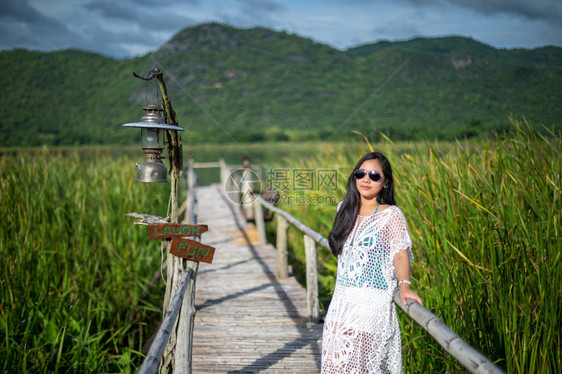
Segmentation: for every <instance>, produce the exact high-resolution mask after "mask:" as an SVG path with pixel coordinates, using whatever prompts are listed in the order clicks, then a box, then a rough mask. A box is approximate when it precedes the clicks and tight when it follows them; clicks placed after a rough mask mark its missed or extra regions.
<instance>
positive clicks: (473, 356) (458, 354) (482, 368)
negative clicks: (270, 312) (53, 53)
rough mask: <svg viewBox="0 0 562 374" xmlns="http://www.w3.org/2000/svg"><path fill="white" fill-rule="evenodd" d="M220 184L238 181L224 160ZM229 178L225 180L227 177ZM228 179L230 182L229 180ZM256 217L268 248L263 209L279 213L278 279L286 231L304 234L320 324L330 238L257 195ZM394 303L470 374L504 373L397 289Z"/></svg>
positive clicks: (312, 316)
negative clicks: (321, 280) (323, 252)
mask: <svg viewBox="0 0 562 374" xmlns="http://www.w3.org/2000/svg"><path fill="white" fill-rule="evenodd" d="M220 165H221V176H222V177H221V181H222V183H223V185H225V183H229V182H228V181H229V180H230V181H233V180H234V181H235V180H236V178H233V176H232V175H231V169H230V167H229V166H228V165H227V164H226V163H224V161H222V160H221V162H220ZM225 176H226V177H225ZM227 178H228V179H227ZM252 205H253V210H254V214H253V218H254V221H255V225H256V229H257V230H258V238H259V241H260V244H262V245H265V244H266V242H267V240H266V232H265V221H264V218H263V217H264V214H263V209H264V208H265V209H267V210H269V211H271V212H274V213H276V214H277V242H276V250H277V276H278V277H279V278H285V277H287V276H288V274H289V272H288V262H287V258H288V256H287V254H288V253H287V230H288V228H289V224H292V225H293V226H294V227H296V228H297V229H298V230H299V231H301V232H302V233H303V241H304V247H305V262H306V290H307V301H308V318H309V321H310V322H313V323H318V322H319V300H318V273H317V271H318V265H317V256H316V244H319V245H320V246H322V247H324V248H326V249H330V247H329V244H328V239H326V238H325V237H323V236H322V235H321V234H319V233H317V232H316V231H314V230H312V229H311V228H310V227H308V226H306V225H304V224H303V223H302V222H300V221H299V220H298V219H296V218H295V217H293V216H292V215H291V214H289V213H288V212H286V211H285V210H283V209H280V208H278V207H276V206H273V205H272V204H270V203H269V202H267V201H265V200H264V199H263V198H262V197H261V196H259V195H256V196H255V200H254V202H253V204H252ZM393 301H394V303H395V304H396V305H398V306H399V307H400V308H401V309H402V310H403V311H404V312H405V313H406V314H407V315H408V316H410V317H411V318H412V319H413V320H414V321H416V322H417V323H418V324H419V325H420V326H421V327H422V328H423V329H424V330H426V331H427V332H428V333H429V334H430V335H431V336H432V337H433V338H434V339H435V340H436V341H437V342H438V343H439V344H440V345H441V346H442V347H443V348H444V349H445V350H446V351H447V352H449V354H450V355H451V356H453V357H454V358H455V359H457V360H458V361H459V362H460V363H461V364H462V365H463V366H464V367H465V368H466V369H468V370H469V371H470V372H471V373H492V374H497V373H503V372H502V371H501V370H500V369H499V368H498V367H497V366H495V365H494V364H493V363H492V362H491V361H490V360H489V359H488V358H487V357H486V356H484V355H482V354H481V353H480V352H478V351H477V350H476V349H474V348H473V347H471V346H470V345H469V344H468V343H466V342H465V341H464V340H463V339H462V338H461V337H460V336H458V335H457V334H455V333H454V332H453V331H452V330H451V329H450V328H449V327H448V326H447V325H446V324H445V323H444V322H443V321H441V320H440V319H439V318H438V317H437V316H436V315H434V314H433V313H431V312H430V311H429V310H427V309H426V308H424V307H423V305H421V304H419V303H417V302H415V301H413V300H411V299H408V300H407V304H406V305H404V304H403V303H402V300H401V298H400V290H399V289H398V288H397V289H396V292H395V293H394V296H393Z"/></svg>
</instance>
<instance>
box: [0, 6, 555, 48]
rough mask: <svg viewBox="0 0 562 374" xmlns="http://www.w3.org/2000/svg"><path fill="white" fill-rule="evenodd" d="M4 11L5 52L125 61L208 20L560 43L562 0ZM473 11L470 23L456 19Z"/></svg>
mask: <svg viewBox="0 0 562 374" xmlns="http://www.w3.org/2000/svg"><path fill="white" fill-rule="evenodd" d="M527 1H529V2H527ZM0 9H1V10H2V12H1V14H0V50H4V49H12V48H14V47H20V48H28V49H36V50H44V51H47V50H59V49H65V48H77V49H83V50H89V51H94V52H98V53H102V54H104V55H109V56H114V57H118V58H119V57H128V56H132V55H136V54H144V53H147V52H148V51H153V50H156V49H157V48H159V47H160V46H162V45H163V44H164V43H165V42H167V41H168V40H169V39H171V38H172V37H173V36H174V34H176V33H178V32H179V31H180V30H182V29H184V28H186V27H189V26H194V25H197V24H200V23H203V22H210V21H218V22H222V23H227V24H230V25H233V26H235V27H244V28H247V27H255V26H263V27H268V28H271V29H273V30H285V31H289V32H292V33H296V34H298V35H302V36H304V37H308V38H311V39H314V40H316V41H319V42H322V43H327V44H331V45H333V46H337V47H338V48H341V49H345V48H347V47H350V46H352V45H357V44H360V43H368V42H372V41H376V40H378V39H389V40H396V39H405V38H409V37H413V36H416V35H445V34H452V33H456V34H459V33H460V34H463V35H471V36H474V37H476V38H477V39H479V40H482V41H484V42H488V43H491V44H492V45H496V46H502V47H514V46H518V47H533V46H537V45H545V44H547V43H550V44H553V45H561V44H562V2H561V1H560V0H535V1H534V2H531V1H530V0H526V1H524V0H487V1H484V0H482V1H480V0H398V1H394V2H388V1H386V0H306V1H305V0H303V1H302V2H299V4H298V5H297V6H292V5H290V4H289V3H286V2H284V1H282V0H221V2H220V3H218V2H208V1H203V0H166V1H162V0H119V1H116V0H82V1H77V0H50V2H49V3H48V4H47V3H45V2H37V1H35V0H33V1H32V0H0ZM342 9H345V11H342ZM467 9H470V11H468V12H467V11H466V10H467ZM465 14H466V16H467V17H468V18H470V19H471V22H473V24H472V25H471V24H470V23H468V22H467V23H466V24H459V23H458V22H457V23H455V20H458V19H459V17H463V16H464V15H465ZM413 15H415V16H413ZM478 15H480V16H478ZM482 15H484V16H482ZM498 15H501V16H500V17H498ZM506 15H507V16H506ZM455 17H456V18H455ZM436 20H439V21H436Z"/></svg>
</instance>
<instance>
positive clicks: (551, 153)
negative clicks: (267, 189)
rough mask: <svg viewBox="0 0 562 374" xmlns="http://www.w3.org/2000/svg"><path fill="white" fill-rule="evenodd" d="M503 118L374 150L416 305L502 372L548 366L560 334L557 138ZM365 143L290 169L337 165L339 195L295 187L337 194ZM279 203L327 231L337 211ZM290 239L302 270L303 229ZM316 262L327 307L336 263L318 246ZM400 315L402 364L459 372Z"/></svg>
mask: <svg viewBox="0 0 562 374" xmlns="http://www.w3.org/2000/svg"><path fill="white" fill-rule="evenodd" d="M512 123H513V126H514V131H513V133H512V134H511V135H510V137H509V138H505V139H499V138H498V139H493V140H489V141H484V142H482V143H478V144H477V143H463V142H458V143H400V144H391V143H389V142H384V143H380V144H376V148H377V149H378V150H381V151H382V152H383V153H385V154H386V155H387V156H388V157H389V159H390V160H391V163H392V164H393V170H394V173H395V180H396V181H397V186H396V187H397V198H398V199H397V202H398V205H399V206H400V207H401V208H402V209H403V211H404V213H405V215H406V217H407V220H408V222H409V228H410V233H411V236H412V239H413V254H414V258H415V259H414V265H413V270H412V271H413V279H414V281H415V282H414V287H415V288H416V289H417V290H418V291H419V293H420V294H421V296H422V297H423V299H424V304H425V306H426V307H427V308H428V309H429V310H431V311H433V312H434V313H435V314H436V315H437V316H439V317H440V318H441V319H442V320H443V321H444V322H445V323H446V324H447V325H448V326H449V327H451V328H452V330H453V331H455V332H456V333H458V334H459V335H460V336H461V337H463V338H464V339H465V340H466V341H467V342H468V343H469V344H470V345H472V346H473V347H475V348H476V349H477V350H479V351H481V352H482V353H483V354H484V355H486V356H487V357H489V358H490V359H491V360H492V361H495V362H496V364H497V365H498V366H499V367H501V368H503V369H504V370H506V371H507V372H508V373H554V372H556V371H557V370H558V368H560V367H561V358H560V357H561V354H560V353H561V351H560V347H561V345H560V340H561V338H560V331H562V328H561V327H562V326H561V323H560V313H559V306H560V305H561V304H562V300H561V295H562V293H561V287H562V281H561V279H562V277H561V274H562V266H561V264H560V253H561V243H562V240H561V238H560V234H561V233H560V212H561V211H562V203H561V200H560V186H561V185H562V180H561V178H562V177H561V175H562V150H561V140H560V134H552V135H554V136H551V137H543V136H542V135H539V133H538V132H536V131H535V130H533V129H532V128H531V126H529V125H528V124H527V123H521V122H518V121H517V120H512ZM367 151H368V148H367V147H366V146H363V147H361V149H357V147H350V149H349V150H348V152H346V153H344V154H341V153H339V154H334V152H332V150H330V149H325V150H320V152H319V155H318V156H317V158H315V159H309V160H306V161H294V162H293V164H292V167H294V168H312V169H316V170H317V169H320V168H327V167H328V168H335V169H337V170H342V172H340V173H338V176H339V182H338V189H337V191H325V190H314V191H305V192H303V193H304V194H305V195H306V194H308V195H329V194H335V195H336V196H337V197H338V201H339V200H341V199H342V198H343V195H344V192H345V191H344V189H345V178H346V177H347V175H348V173H349V172H350V170H351V168H352V167H353V165H354V164H355V162H356V160H358V159H359V158H360V156H361V155H362V154H364V153H366V152H367ZM292 192H295V191H292ZM296 193H298V192H296ZM282 208H284V209H287V210H289V211H290V212H291V213H292V214H293V215H294V216H295V217H297V218H298V219H300V220H301V221H302V222H303V223H305V224H306V225H307V226H309V227H311V228H313V229H314V230H316V231H318V232H320V233H321V234H323V235H324V236H325V237H326V236H327V234H328V232H329V230H330V227H331V220H332V219H333V216H334V214H335V206H330V205H328V206H327V205H325V204H304V205H303V204H301V205H291V206H282ZM269 232H270V234H273V232H274V227H270V228H269ZM289 235H290V240H289V242H290V243H292V244H293V245H292V252H291V260H292V263H293V266H294V269H295V272H296V275H297V277H302V272H303V271H304V265H303V264H304V251H303V246H302V244H301V242H302V234H301V233H299V232H297V230H296V229H294V228H291V229H290V232H289ZM319 263H320V266H319V267H320V269H319V272H320V276H319V283H320V284H319V286H320V294H321V295H320V296H321V302H322V303H323V305H324V307H326V306H327V305H328V303H329V299H330V296H331V292H332V291H333V287H334V278H335V271H336V262H335V259H334V258H333V256H331V254H330V253H329V252H328V251H327V250H320V251H319ZM400 322H401V325H402V334H403V343H404V365H405V371H406V372H409V373H418V372H420V373H421V372H442V373H446V372H462V371H464V369H463V368H462V367H461V366H460V365H459V364H458V363H456V362H455V360H454V358H452V357H450V356H449V355H448V354H446V353H445V352H444V350H443V349H442V348H441V347H440V346H439V345H438V344H437V343H436V342H434V341H433V339H432V338H431V337H429V335H428V334H427V333H426V332H424V331H423V330H422V329H421V328H420V327H419V326H416V325H414V324H413V322H412V321H411V319H410V318H409V317H408V316H406V315H405V314H403V313H400Z"/></svg>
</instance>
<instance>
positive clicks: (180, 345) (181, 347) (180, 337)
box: [135, 68, 199, 373]
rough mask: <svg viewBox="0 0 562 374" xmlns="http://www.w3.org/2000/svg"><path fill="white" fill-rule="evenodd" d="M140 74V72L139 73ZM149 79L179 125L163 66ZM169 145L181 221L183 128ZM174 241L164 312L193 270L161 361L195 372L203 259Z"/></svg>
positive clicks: (168, 367)
mask: <svg viewBox="0 0 562 374" xmlns="http://www.w3.org/2000/svg"><path fill="white" fill-rule="evenodd" d="M135 76H136V75H135ZM148 77H149V79H153V78H156V80H157V81H158V86H159V88H160V92H161V94H162V104H163V107H164V113H163V114H164V119H165V121H166V123H168V124H172V125H178V122H177V119H176V113H175V112H174V110H173V108H172V103H171V102H170V100H169V98H168V91H167V89H166V84H165V83H164V77H163V74H162V71H160V69H158V68H155V69H153V70H151V71H150V72H149V74H148ZM166 140H167V145H168V158H169V160H170V171H169V173H170V182H171V191H170V192H171V197H170V200H171V211H170V223H178V220H179V217H178V211H179V209H178V196H179V193H178V186H179V177H180V176H181V173H182V169H183V148H182V141H181V135H180V132H179V131H166ZM170 244H171V242H168V243H167V244H166V242H163V243H162V245H163V247H165V248H166V250H167V283H166V293H165V294H164V305H163V311H164V315H166V314H167V311H168V310H169V308H170V303H171V298H172V295H174V294H175V293H176V292H177V291H178V289H179V288H180V285H181V281H182V279H184V277H185V273H186V272H190V270H191V271H192V274H191V276H190V277H189V279H187V282H188V283H187V285H186V287H187V289H188V292H187V295H186V297H184V299H183V302H182V308H181V310H180V312H179V317H178V318H177V319H176V324H175V328H174V329H172V331H171V332H170V338H169V339H168V344H167V345H166V347H165V349H164V353H163V356H162V359H161V362H160V373H171V372H174V373H191V341H192V334H193V317H194V313H195V310H194V309H193V303H194V301H195V300H194V299H195V280H196V277H197V269H198V266H199V263H197V262H194V261H186V260H184V259H182V258H179V257H176V256H173V255H171V254H170V253H169V250H170Z"/></svg>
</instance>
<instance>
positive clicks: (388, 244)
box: [322, 152, 422, 374]
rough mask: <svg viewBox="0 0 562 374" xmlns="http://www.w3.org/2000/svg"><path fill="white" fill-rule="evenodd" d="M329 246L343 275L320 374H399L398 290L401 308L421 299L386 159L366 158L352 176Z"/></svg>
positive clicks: (326, 329) (326, 332) (324, 341)
mask: <svg viewBox="0 0 562 374" xmlns="http://www.w3.org/2000/svg"><path fill="white" fill-rule="evenodd" d="M329 242H330V248H331V250H332V252H333V253H334V255H335V256H336V257H337V258H338V273H337V279H336V287H335V290H334V295H333V297H332V301H331V303H330V307H329V308H328V313H327V315H326V320H325V322H324V333H323V338H322V373H325V374H328V373H401V372H402V352H401V343H400V327H399V325H398V318H397V316H396V308H395V306H394V304H393V303H392V296H393V293H394V290H395V288H396V285H397V284H398V287H399V288H400V294H401V297H402V302H403V303H404V304H406V299H407V298H408V299H413V300H415V301H417V302H418V303H420V304H421V303H422V300H421V298H420V297H419V296H418V295H417V294H416V293H415V292H414V291H412V290H411V289H410V285H411V283H410V260H411V257H412V256H411V254H410V247H411V243H412V242H411V239H410V235H409V233H408V226H407V224H406V220H405V218H404V214H403V213H402V211H401V210H400V209H399V208H398V207H397V206H396V205H395V202H394V181H393V179H392V169H391V166H390V162H389V161H388V159H387V158H386V157H385V156H384V155H383V154H382V153H378V152H372V153H368V154H366V155H365V156H363V157H362V158H361V160H359V162H358V163H357V165H356V166H355V168H354V169H353V172H352V173H351V175H350V176H349V179H348V182H347V193H346V195H345V198H344V199H343V201H342V202H341V203H340V204H339V206H338V212H337V213H336V217H335V219H334V225H333V227H332V231H331V232H330V236H329Z"/></svg>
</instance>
